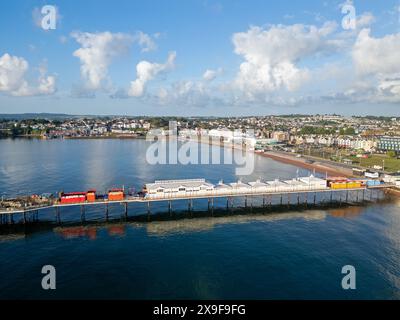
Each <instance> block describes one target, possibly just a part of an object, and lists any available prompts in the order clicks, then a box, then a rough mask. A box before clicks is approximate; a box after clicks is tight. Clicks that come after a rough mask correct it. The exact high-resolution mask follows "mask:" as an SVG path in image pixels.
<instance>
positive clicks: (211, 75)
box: [203, 68, 223, 82]
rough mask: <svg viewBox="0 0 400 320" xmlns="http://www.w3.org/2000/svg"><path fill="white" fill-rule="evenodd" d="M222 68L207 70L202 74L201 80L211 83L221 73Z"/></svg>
mask: <svg viewBox="0 0 400 320" xmlns="http://www.w3.org/2000/svg"><path fill="white" fill-rule="evenodd" d="M222 71H223V70H222V68H218V69H217V70H211V69H207V70H206V71H205V72H204V74H203V79H204V80H205V81H209V82H211V81H213V80H215V78H217V77H218V76H219V75H220V74H221V73H222Z"/></svg>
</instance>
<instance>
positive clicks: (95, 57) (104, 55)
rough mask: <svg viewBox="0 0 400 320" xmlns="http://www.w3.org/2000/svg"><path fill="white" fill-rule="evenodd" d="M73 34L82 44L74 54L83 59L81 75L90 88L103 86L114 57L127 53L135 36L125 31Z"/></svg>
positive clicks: (95, 88)
mask: <svg viewBox="0 0 400 320" xmlns="http://www.w3.org/2000/svg"><path fill="white" fill-rule="evenodd" d="M71 36H72V37H73V38H74V39H75V40H76V41H77V42H78V43H79V44H80V45H81V48H79V49H78V50H76V51H75V52H74V53H73V55H74V56H75V57H77V58H79V59H80V61H81V75H82V77H83V79H85V81H86V87H87V88H88V89H90V90H97V89H100V88H102V87H103V85H104V81H105V80H106V79H107V77H108V67H109V65H110V63H111V62H112V60H113V58H115V57H117V56H120V55H122V54H124V53H126V52H127V50H128V48H129V46H130V45H131V43H132V42H133V37H132V36H130V35H128V34H124V33H111V32H101V33H89V32H84V33H82V32H74V33H72V34H71Z"/></svg>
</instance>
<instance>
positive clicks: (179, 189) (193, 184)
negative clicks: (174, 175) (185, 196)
mask: <svg viewBox="0 0 400 320" xmlns="http://www.w3.org/2000/svg"><path fill="white" fill-rule="evenodd" d="M145 188H146V191H147V193H148V194H157V193H158V194H163V193H188V192H189V193H190V192H200V191H212V190H214V185H213V184H212V183H209V182H207V181H206V180H205V179H183V180H156V181H155V182H154V183H148V184H146V186H145Z"/></svg>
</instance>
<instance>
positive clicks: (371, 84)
mask: <svg viewBox="0 0 400 320" xmlns="http://www.w3.org/2000/svg"><path fill="white" fill-rule="evenodd" d="M370 33H371V31H370V29H363V30H361V31H360V33H359V35H358V38H357V40H356V42H355V44H354V47H353V50H352V58H353V64H354V67H355V71H356V75H357V78H358V82H359V83H362V84H363V85H364V86H365V87H366V88H367V89H366V90H367V91H368V93H369V95H364V98H365V97H368V99H370V100H371V101H377V102H400V83H399V79H400V55H399V52H400V33H397V34H390V35H386V36H384V37H382V38H374V37H372V36H371V35H370Z"/></svg>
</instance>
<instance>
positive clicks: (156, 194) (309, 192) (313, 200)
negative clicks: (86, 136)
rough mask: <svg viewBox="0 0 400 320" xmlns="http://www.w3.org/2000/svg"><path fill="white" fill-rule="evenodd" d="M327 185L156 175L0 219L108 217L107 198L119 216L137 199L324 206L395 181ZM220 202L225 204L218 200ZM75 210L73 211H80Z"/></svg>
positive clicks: (360, 197)
mask: <svg viewBox="0 0 400 320" xmlns="http://www.w3.org/2000/svg"><path fill="white" fill-rule="evenodd" d="M327 185H328V184H327V180H325V179H319V178H315V177H312V176H311V177H306V178H296V179H292V180H287V181H285V182H282V181H279V180H274V181H270V182H265V183H264V182H261V181H259V180H258V181H256V182H253V183H248V184H246V183H242V182H241V181H238V182H234V183H231V184H228V185H226V184H224V183H222V182H220V183H219V184H217V185H213V184H210V183H207V182H205V180H203V179H192V180H166V181H156V182H155V183H152V184H147V185H146V188H145V190H146V193H145V194H143V195H141V196H139V195H134V196H125V197H124V198H123V199H120V200H109V199H95V200H93V201H84V202H79V203H60V200H59V199H53V200H51V201H50V200H49V201H48V202H47V203H45V204H43V205H37V206H26V207H23V208H12V209H10V208H8V209H7V210H4V209H1V208H0V224H1V225H10V224H11V225H12V224H15V221H16V219H17V218H18V219H19V221H20V222H19V223H22V224H29V223H31V222H37V221H39V217H40V213H41V212H43V211H49V210H54V220H55V222H56V223H58V224H60V223H61V222H68V221H65V220H63V217H62V211H63V209H65V208H70V207H75V208H78V209H79V211H78V212H79V213H80V220H81V221H82V222H83V221H86V220H87V219H90V216H89V215H87V214H86V208H87V207H91V206H103V208H104V219H105V220H106V221H108V218H109V205H112V204H120V205H121V206H122V207H123V209H122V213H123V216H125V217H126V218H127V217H128V215H129V204H142V205H143V209H144V210H145V211H146V212H147V214H148V215H150V214H152V207H153V205H152V204H153V203H158V204H163V203H164V204H165V212H168V213H170V214H171V213H172V212H173V211H174V203H176V202H182V201H187V212H189V213H193V212H195V211H196V206H195V205H194V200H203V201H204V202H206V207H207V211H208V212H211V213H212V212H213V211H214V210H216V209H218V210H221V208H222V207H223V208H224V209H225V210H227V211H233V210H234V209H235V207H239V206H240V204H241V205H242V208H244V209H246V210H249V211H252V210H253V208H269V209H271V208H272V207H274V208H276V209H277V210H279V208H286V209H287V208H299V209H304V208H305V209H308V208H313V207H316V206H318V205H319V204H321V203H323V205H324V207H329V206H330V205H332V206H344V205H349V204H357V203H365V202H366V201H374V200H379V199H380V197H381V195H382V194H385V193H386V192H387V191H388V190H390V189H391V188H393V187H394V185H391V184H387V183H386V184H379V185H372V186H368V185H363V186H360V187H355V188H354V187H353V188H340V189H335V188H334V187H333V186H332V187H328V186H327ZM161 186H162V188H161ZM168 188H169V189H168ZM161 189H162V190H161ZM183 189H185V190H183ZM382 191H383V192H382ZM217 200H218V201H219V207H218V208H217V206H216V204H215V202H216V201H217ZM221 203H224V205H223V206H222V205H221ZM78 212H77V217H79V214H78Z"/></svg>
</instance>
